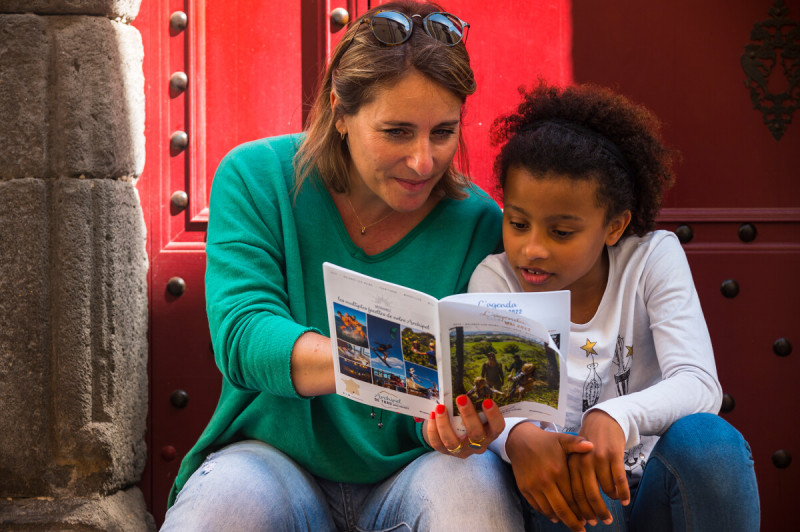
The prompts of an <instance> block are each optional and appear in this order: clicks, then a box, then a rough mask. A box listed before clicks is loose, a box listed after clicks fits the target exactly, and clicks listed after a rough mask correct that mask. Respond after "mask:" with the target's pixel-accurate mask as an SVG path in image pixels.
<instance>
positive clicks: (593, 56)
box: [572, 0, 800, 531]
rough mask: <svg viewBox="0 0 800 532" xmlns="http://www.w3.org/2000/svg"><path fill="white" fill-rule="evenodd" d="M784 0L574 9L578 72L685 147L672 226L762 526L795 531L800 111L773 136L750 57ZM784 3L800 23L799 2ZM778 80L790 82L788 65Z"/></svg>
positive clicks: (781, 84)
mask: <svg viewBox="0 0 800 532" xmlns="http://www.w3.org/2000/svg"><path fill="white" fill-rule="evenodd" d="M775 4H776V2H774V1H773V0H748V1H747V2H729V1H726V0H708V1H704V2H695V1H692V0H670V1H666V0H665V1H657V2H639V1H635V0H615V1H614V2H613V3H608V2H603V3H600V2H587V1H578V0H575V1H574V2H573V10H572V20H573V36H574V40H573V48H572V50H573V53H572V60H573V66H574V77H575V80H576V81H577V82H593V83H599V84H603V85H608V86H611V87H614V88H616V89H619V90H620V91H621V92H623V93H624V94H627V95H628V96H630V97H631V98H632V99H634V100H636V101H638V102H640V103H643V104H645V105H647V106H648V107H650V108H651V109H652V110H653V111H655V113H656V114H657V115H658V116H659V117H660V118H661V119H662V121H663V123H664V134H665V137H666V138H667V140H668V142H669V143H670V144H671V145H673V146H674V147H676V148H678V149H679V150H680V151H681V152H682V154H683V162H682V164H680V165H679V166H678V183H677V185H676V186H675V188H674V189H673V190H672V191H671V192H670V194H669V195H668V198H667V201H666V202H665V209H664V211H663V213H662V216H661V220H662V226H663V227H666V228H670V229H674V228H675V227H677V226H678V225H681V224H688V225H690V226H691V227H692V228H693V229H694V235H695V236H694V239H693V240H692V241H691V242H690V243H688V244H686V245H685V246H684V248H685V249H686V251H687V254H688V256H689V261H690V263H691V266H692V270H693V276H694V279H695V284H696V285H697V289H698V292H699V294H700V298H701V301H702V304H703V309H704V313H705V315H706V320H707V321H708V325H709V330H710V332H711V336H712V342H713V345H714V350H715V355H716V359H717V367H718V371H719V376H720V381H721V382H722V386H723V391H724V393H727V394H730V395H731V396H732V397H733V398H734V399H735V405H736V406H735V408H734V409H733V410H732V411H730V412H728V413H724V414H723V417H725V418H726V419H728V420H729V421H730V422H731V423H732V424H733V425H734V426H735V427H737V428H738V429H739V430H740V431H741V432H742V433H743V434H744V436H745V437H746V438H747V440H748V441H749V442H750V444H751V447H752V450H753V458H754V460H755V464H756V475H757V478H758V481H759V492H760V501H761V509H762V530H764V531H772V530H784V529H787V528H790V527H791V525H792V523H793V522H794V521H795V519H794V516H793V515H792V513H791V510H792V508H793V505H794V504H796V500H797V493H798V492H800V469H798V468H799V467H800V463H799V462H798V460H800V429H798V426H799V425H800V414H798V410H797V409H796V408H795V407H794V399H793V398H794V396H795V395H796V387H797V385H796V384H795V376H796V375H797V374H798V372H800V354H798V347H797V346H798V345H800V320H798V311H797V303H796V302H797V301H798V298H800V285H799V284H798V283H797V281H796V276H797V274H798V273H800V200H798V198H800V180H798V174H797V169H798V168H800V114H798V112H795V116H794V123H792V124H790V125H789V126H788V128H787V129H786V131H785V133H784V135H783V137H782V138H781V139H780V140H779V141H776V140H775V138H773V136H772V134H771V133H770V131H769V130H768V129H767V127H766V126H765V124H764V122H763V119H762V115H761V113H760V112H758V111H756V110H754V109H753V105H752V102H751V100H750V94H749V91H748V89H747V88H746V86H745V82H746V76H745V73H744V71H743V70H742V67H741V64H740V57H741V56H742V54H743V53H744V48H745V46H746V45H747V44H748V43H750V42H751V30H752V29H753V27H754V25H755V24H756V23H757V22H759V21H763V20H765V19H768V18H770V16H769V10H770V8H771V7H772V6H773V5H775ZM784 5H785V6H786V7H787V8H788V18H790V19H793V20H795V21H799V20H800V1H798V0H787V1H785V2H784ZM779 52H780V50H779ZM795 68H796V67H795ZM768 87H769V89H770V90H771V91H774V92H781V91H782V90H786V87H788V79H787V78H786V77H785V75H784V72H783V69H782V68H781V66H780V65H776V67H775V68H774V70H773V71H772V73H771V75H770V77H769V79H768ZM744 223H751V224H753V225H754V226H755V227H756V229H757V237H756V238H755V240H753V241H752V242H743V241H741V240H740V239H739V238H738V236H737V232H738V229H739V227H740V225H741V224H744ZM727 279H735V280H736V281H737V282H738V283H739V285H740V288H741V291H740V293H739V295H738V296H736V297H735V298H725V297H724V296H723V295H722V294H721V291H720V286H721V284H722V282H723V281H725V280H727ZM782 337H785V338H788V339H789V340H790V341H791V342H792V343H793V345H794V346H795V347H794V352H793V353H792V354H791V355H790V356H787V357H779V356H777V355H776V354H775V353H774V352H773V350H772V344H773V342H774V341H775V340H776V339H778V338H782ZM780 449H783V450H787V451H789V452H790V453H791V454H792V455H793V457H794V462H793V463H792V464H791V465H790V466H789V467H788V468H785V469H781V468H777V467H775V466H774V465H773V463H772V455H773V453H774V452H775V451H777V450H780Z"/></svg>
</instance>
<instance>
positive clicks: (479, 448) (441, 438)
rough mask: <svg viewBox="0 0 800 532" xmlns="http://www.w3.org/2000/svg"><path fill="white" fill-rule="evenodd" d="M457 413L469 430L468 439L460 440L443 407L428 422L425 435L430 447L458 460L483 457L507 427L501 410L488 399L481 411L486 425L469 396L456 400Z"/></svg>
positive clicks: (462, 396) (432, 414) (439, 407)
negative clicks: (477, 456) (479, 455)
mask: <svg viewBox="0 0 800 532" xmlns="http://www.w3.org/2000/svg"><path fill="white" fill-rule="evenodd" d="M456 404H457V405H458V413H459V414H460V415H461V420H462V421H463V422H464V427H465V428H466V429H467V435H466V436H465V437H464V438H459V437H458V435H457V434H456V432H455V430H454V429H453V426H452V424H451V423H450V416H449V415H448V414H447V409H446V408H445V406H444V405H437V406H436V410H434V411H433V412H431V415H430V418H428V419H427V420H426V421H425V426H424V427H423V428H422V433H423V434H425V435H426V436H427V438H426V439H427V440H428V445H430V446H431V447H433V448H434V449H436V450H437V451H439V452H440V453H444V454H447V455H450V456H455V457H456V458H467V457H468V456H471V455H473V454H483V453H484V452H485V451H486V449H488V447H489V444H490V443H492V442H493V441H494V440H495V438H497V437H498V436H499V435H500V434H501V433H502V432H503V429H504V428H505V426H506V420H505V419H504V418H503V414H501V413H500V409H499V408H498V407H497V405H496V404H495V403H494V401H492V400H491V399H486V400H485V401H484V402H483V403H482V405H481V407H482V409H483V413H484V414H485V415H486V423H482V422H481V420H480V418H479V417H478V413H477V412H476V411H475V407H474V406H473V405H472V401H470V400H469V398H468V397H467V396H466V395H459V396H458V397H457V398H456Z"/></svg>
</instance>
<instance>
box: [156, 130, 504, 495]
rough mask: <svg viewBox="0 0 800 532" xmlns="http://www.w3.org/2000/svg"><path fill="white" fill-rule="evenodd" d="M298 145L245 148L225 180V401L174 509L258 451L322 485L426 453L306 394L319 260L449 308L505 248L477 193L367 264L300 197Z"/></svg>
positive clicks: (411, 428) (219, 355) (401, 418)
mask: <svg viewBox="0 0 800 532" xmlns="http://www.w3.org/2000/svg"><path fill="white" fill-rule="evenodd" d="M301 140H302V137H301V136H300V135H287V136H282V137H274V138H269V139H263V140H259V141H255V142H250V143H247V144H244V145H242V146H239V147H237V148H235V149H234V150H233V151H231V153H230V154H228V155H227V156H226V157H225V159H224V160H223V161H222V163H220V166H219V169H218V170H217V173H216V175H215V177H214V184H213V190H212V194H211V204H210V216H209V223H208V245H207V248H206V256H207V269H206V311H207V313H208V321H209V326H210V329H211V337H212V341H213V345H214V353H215V357H216V362H217V366H218V367H219V368H220V371H221V372H222V377H223V378H222V392H221V395H220V398H219V403H218V405H217V409H216V411H215V412H214V415H213V417H212V418H211V421H210V422H209V424H208V426H207V427H206V429H205V430H204V432H203V434H202V435H201V436H200V438H199V440H198V441H197V443H196V444H195V446H194V447H193V448H192V449H191V450H190V451H189V453H188V454H187V455H186V457H185V458H184V460H183V462H182V464H181V468H180V471H179V472H178V476H177V478H176V480H175V484H174V486H173V487H172V491H171V492H170V497H169V504H170V505H172V503H173V502H174V500H175V495H176V494H177V493H178V491H180V489H181V488H182V487H183V485H184V484H185V483H186V481H187V480H188V478H189V477H190V476H191V474H192V473H193V472H194V471H195V470H196V469H197V468H198V467H200V465H201V464H202V462H203V460H204V459H205V457H206V456H207V455H208V454H209V453H211V452H213V451H215V450H218V449H220V448H222V447H224V446H225V445H228V444H230V443H233V442H236V441H240V440H246V439H256V440H261V441H264V442H266V443H269V444H270V445H272V446H274V447H275V448H277V449H280V450H281V451H283V452H284V453H286V454H287V455H289V456H291V457H292V458H293V459H294V460H295V461H296V462H297V463H298V464H299V465H300V466H301V467H303V468H305V469H306V470H307V471H309V472H311V473H312V474H314V475H317V476H320V477H323V478H327V479H332V480H336V481H340V482H356V483H373V482H378V481H380V480H382V479H384V478H386V477H388V476H389V475H391V474H392V473H394V472H395V471H397V470H398V469H400V468H402V467H403V466H405V465H406V464H408V463H409V462H411V461H412V460H414V459H415V458H417V457H418V456H420V455H421V454H423V453H424V452H426V450H427V449H426V447H425V445H424V440H423V439H422V434H421V424H418V423H415V422H414V420H413V419H412V418H411V417H409V416H405V415H400V414H392V413H389V412H383V413H382V416H383V418H382V421H383V428H381V429H379V428H378V419H377V418H376V419H372V417H371V415H370V414H371V412H372V409H371V407H369V406H366V405H362V404H359V403H356V402H355V401H350V400H348V399H344V398H342V397H340V396H337V395H327V396H321V397H314V398H304V397H300V396H299V395H298V394H297V392H296V391H295V389H294V386H293V385H292V380H291V376H290V370H289V360H290V354H291V350H292V346H293V345H294V343H295V341H296V340H297V338H298V337H299V336H300V335H301V334H303V333H304V332H306V331H309V330H316V331H319V332H321V333H322V334H325V335H328V318H327V312H326V306H325V293H324V288H323V280H322V263H323V262H325V261H328V262H331V263H334V264H338V265H340V266H343V267H345V268H349V269H351V270H355V271H359V272H362V273H365V274H367V275H371V276H373V277H378V278H381V279H385V280H387V281H391V282H393V283H397V284H401V285H405V286H409V287H412V288H415V289H417V290H420V291H422V292H425V293H428V294H430V295H432V296H434V297H437V298H441V297H444V296H447V295H450V294H454V293H459V292H463V291H465V290H466V287H467V282H468V281H469V278H470V275H471V274H472V271H473V270H474V269H475V266H476V265H477V264H478V263H479V262H480V261H481V260H482V259H483V258H484V257H485V256H486V255H488V254H490V253H492V252H494V251H496V249H497V248H498V246H499V245H500V232H501V219H502V215H501V212H500V209H499V207H498V206H497V204H496V203H495V202H494V201H493V200H492V199H491V198H490V197H489V196H487V195H486V194H485V193H484V192H482V191H480V190H479V189H478V188H477V187H474V188H471V189H470V191H469V192H470V197H469V198H467V199H465V200H462V201H456V200H452V199H449V198H445V199H443V200H442V201H440V202H439V204H438V205H437V206H436V207H435V208H434V209H433V211H432V212H431V213H430V214H429V215H428V216H427V217H426V218H425V219H424V220H423V221H422V222H421V223H420V224H419V225H417V227H415V228H414V229H413V230H412V231H411V232H410V233H409V234H408V235H406V237H405V238H403V239H402V240H401V241H400V242H398V243H397V244H395V245H394V246H392V247H391V248H389V249H387V250H386V251H384V252H382V253H379V254H377V255H371V256H370V255H366V254H365V253H364V252H363V251H362V250H361V249H360V248H358V247H357V246H356V245H355V244H354V243H353V241H352V240H351V239H350V237H349V236H348V234H347V232H346V230H345V228H344V225H343V223H342V219H341V217H340V216H339V213H338V211H337V210H336V207H335V206H334V203H333V200H332V199H331V196H330V194H329V193H328V192H327V190H326V189H325V187H324V186H323V185H321V182H320V181H318V180H312V181H308V182H306V183H305V184H304V185H303V187H302V188H301V190H300V193H299V195H298V196H297V199H296V201H294V196H293V185H294V182H295V179H294V165H293V157H294V155H295V153H296V149H297V144H298V143H299V142H300V141H301Z"/></svg>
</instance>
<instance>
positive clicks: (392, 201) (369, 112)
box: [331, 71, 461, 212]
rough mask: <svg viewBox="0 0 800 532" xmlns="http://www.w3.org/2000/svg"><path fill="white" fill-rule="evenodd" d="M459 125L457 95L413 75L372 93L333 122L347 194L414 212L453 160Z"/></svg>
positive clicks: (402, 210)
mask: <svg viewBox="0 0 800 532" xmlns="http://www.w3.org/2000/svg"><path fill="white" fill-rule="evenodd" d="M331 104H332V105H333V106H334V107H335V105H336V96H335V94H333V95H332V96H331ZM460 123H461V100H460V99H459V98H458V96H456V95H455V94H454V93H453V92H451V91H450V90H448V89H446V88H444V87H443V86H441V85H439V84H438V83H435V82H433V81H431V80H429V79H428V78H426V77H425V76H423V75H422V74H420V73H419V72H417V71H412V72H410V73H409V74H408V75H406V76H405V77H404V78H402V79H401V80H400V81H399V82H397V83H395V84H393V85H391V86H389V87H387V88H384V89H382V90H380V91H378V92H377V94H376V95H375V98H374V99H373V100H372V101H371V102H369V103H367V104H365V105H363V106H362V107H361V109H359V111H358V113H356V114H355V115H347V116H344V117H342V118H340V119H339V120H337V122H336V127H337V129H338V130H339V131H340V132H342V133H347V142H348V145H349V148H350V155H351V158H352V165H351V171H350V186H351V187H352V189H353V191H354V192H357V193H362V192H366V193H367V199H369V196H371V197H372V199H374V200H379V201H382V202H383V203H385V204H386V205H388V206H389V207H391V208H392V209H393V210H395V211H400V212H411V211H414V210H416V209H418V208H420V207H421V206H422V205H423V204H424V203H425V201H426V200H427V199H428V197H429V196H430V194H431V191H432V190H433V187H434V186H435V185H436V183H438V182H439V179H441V178H442V175H444V172H445V171H446V170H447V168H448V167H449V166H450V163H451V161H452V160H453V157H454V156H455V153H456V149H457V148H458V135H459V127H460ZM364 187H365V189H364Z"/></svg>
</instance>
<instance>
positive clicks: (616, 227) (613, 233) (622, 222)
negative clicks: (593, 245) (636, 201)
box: [606, 209, 631, 246]
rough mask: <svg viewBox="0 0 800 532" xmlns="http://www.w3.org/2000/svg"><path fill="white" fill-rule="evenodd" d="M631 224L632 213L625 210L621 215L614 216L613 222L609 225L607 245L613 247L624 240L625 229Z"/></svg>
mask: <svg viewBox="0 0 800 532" xmlns="http://www.w3.org/2000/svg"><path fill="white" fill-rule="evenodd" d="M630 223H631V211H629V210H627V209H626V210H625V211H623V212H622V213H621V214H618V215H616V216H614V217H613V218H612V219H611V221H610V222H609V223H608V233H606V245H607V246H613V245H614V244H616V243H617V242H619V239H620V238H622V234H623V233H624V232H625V229H627V228H628V224H630Z"/></svg>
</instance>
